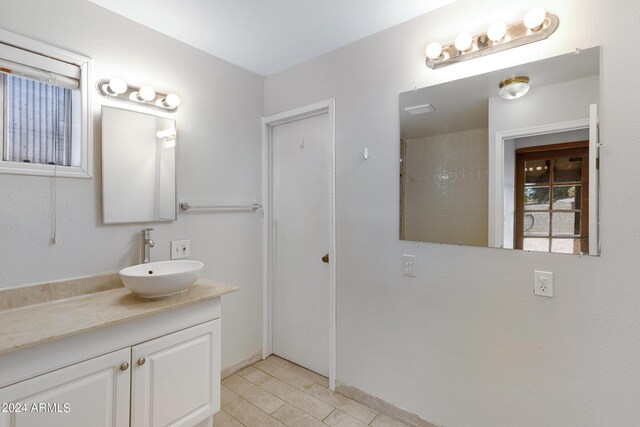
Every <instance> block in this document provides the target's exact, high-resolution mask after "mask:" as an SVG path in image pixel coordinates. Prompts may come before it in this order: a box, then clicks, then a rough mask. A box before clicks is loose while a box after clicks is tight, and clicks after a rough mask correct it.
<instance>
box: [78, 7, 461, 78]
mask: <svg viewBox="0 0 640 427" xmlns="http://www.w3.org/2000/svg"><path fill="white" fill-rule="evenodd" d="M89 1H91V2H92V3H95V4H97V5H99V6H102V7H104V8H106V9H109V10H111V11H113V12H115V13H118V14H120V15H122V16H125V17H127V18H129V19H131V20H133V21H136V22H138V23H140V24H142V25H145V26H147V27H150V28H152V29H154V30H156V31H159V32H161V33H164V34H166V35H168V36H170V37H172V38H175V39H177V40H180V41H181V42H184V43H186V44H189V45H191V46H193V47H196V48H198V49H200V50H203V51H205V52H207V53H210V54H212V55H214V56H217V57H219V58H222V59H224V60H225V61H228V62H231V63H233V64H236V65H238V66H240V67H242V68H246V69H248V70H251V71H253V72H256V73H258V74H261V75H269V74H273V73H276V72H278V71H281V70H284V69H286V68H289V67H291V66H293V65H296V64H299V63H301V62H304V61H307V60H310V59H313V58H315V57H317V56H319V55H322V54H324V53H327V52H331V51H332V50H335V49H338V48H340V47H342V46H345V45H347V44H349V43H352V42H354V41H356V40H360V39H362V38H365V37H368V36H370V35H372V34H375V33H377V32H380V31H382V30H384V29H387V28H390V27H393V26H395V25H398V24H400V23H402V22H405V21H408V20H410V19H412V18H415V17H417V16H419V15H422V14H425V13H427V12H429V11H432V10H434V9H437V8H439V7H441V6H444V5H446V4H449V3H453V2H454V1H455V0H181V1H175V0H135V1H132V0H89Z"/></svg>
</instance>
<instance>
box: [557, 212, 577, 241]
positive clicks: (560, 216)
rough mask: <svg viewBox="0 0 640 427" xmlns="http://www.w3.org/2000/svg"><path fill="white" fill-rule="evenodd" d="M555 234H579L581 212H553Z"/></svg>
mask: <svg viewBox="0 0 640 427" xmlns="http://www.w3.org/2000/svg"><path fill="white" fill-rule="evenodd" d="M553 235H554V236H579V235H580V213H579V212H554V213H553Z"/></svg>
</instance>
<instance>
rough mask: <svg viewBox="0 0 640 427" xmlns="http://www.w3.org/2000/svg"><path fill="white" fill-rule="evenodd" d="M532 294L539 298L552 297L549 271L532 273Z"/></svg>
mask: <svg viewBox="0 0 640 427" xmlns="http://www.w3.org/2000/svg"><path fill="white" fill-rule="evenodd" d="M533 293H534V294H535V295H539V296H541V297H549V298H551V297H553V273H552V272H550V271H537V270H536V271H534V272H533Z"/></svg>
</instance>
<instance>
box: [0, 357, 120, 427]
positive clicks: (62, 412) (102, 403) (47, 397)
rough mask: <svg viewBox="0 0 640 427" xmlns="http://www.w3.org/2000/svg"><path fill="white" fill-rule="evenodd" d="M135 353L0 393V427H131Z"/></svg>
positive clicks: (91, 362)
mask: <svg viewBox="0 0 640 427" xmlns="http://www.w3.org/2000/svg"><path fill="white" fill-rule="evenodd" d="M130 363H131V349H130V348H126V349H122V350H118V351H115V352H113V353H109V354H106V355H104V356H100V357H96V358H94V359H89V360H87V361H84V362H80V363H77V364H75V365H71V366H68V367H66V368H62V369H58V370H56V371H53V372H49V373H46V374H44V375H40V376H37V377H34V378H31V379H29V380H25V381H22V382H19V383H16V384H13V385H10V386H7V387H5V388H2V389H0V405H2V406H1V407H0V427H43V426H47V427H87V426H91V427H101V426H105V427H107V426H111V427H125V426H128V425H129V397H130V396H129V393H130V389H129V386H130V381H131V376H130V373H131V368H130V367H129V364H130Z"/></svg>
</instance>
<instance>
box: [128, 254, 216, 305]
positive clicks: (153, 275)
mask: <svg viewBox="0 0 640 427" xmlns="http://www.w3.org/2000/svg"><path fill="white" fill-rule="evenodd" d="M203 266H204V264H203V263H201V262H200V261H192V260H177V261H158V262H149V263H146V264H138V265H134V266H131V267H127V268H123V269H122V270H120V278H121V279H122V283H123V284H124V286H125V287H126V288H127V289H129V290H130V291H131V292H133V293H134V294H136V296H137V297H138V298H141V299H157V298H163V297H168V296H171V295H176V294H180V293H183V292H186V291H187V290H188V289H189V286H191V285H192V284H194V283H195V281H196V280H198V278H199V277H200V270H202V267H203Z"/></svg>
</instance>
